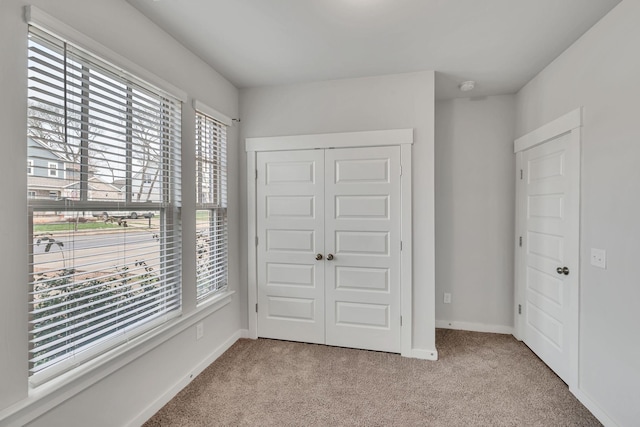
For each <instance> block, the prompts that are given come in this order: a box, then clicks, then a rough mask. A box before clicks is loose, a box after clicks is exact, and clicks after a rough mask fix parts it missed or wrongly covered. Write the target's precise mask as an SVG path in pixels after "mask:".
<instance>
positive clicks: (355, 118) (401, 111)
mask: <svg viewBox="0 0 640 427" xmlns="http://www.w3.org/2000/svg"><path fill="white" fill-rule="evenodd" d="M240 116H241V119H242V129H241V130H242V133H241V141H244V139H245V138H247V137H266V136H282V135H300V134H316V133H332V132H351V131H364V130H380V129H399V128H414V129H415V133H414V136H415V143H414V145H413V232H414V240H413V297H414V307H413V312H414V319H413V321H414V324H413V332H414V338H413V347H414V349H417V350H424V351H432V350H434V349H435V331H434V326H435V317H434V301H433V298H434V261H433V260H434V244H433V241H434V230H433V228H434V207H433V197H434V195H433V194H434V190H433V189H434V182H433V179H434V172H433V144H434V142H433V141H434V130H433V120H434V73H433V72H431V71H429V72H419V73H409V74H398V75H390V76H380V77H368V78H358V79H345V80H332V81H324V82H316V83H309V84H299V85H289V86H277V87H267V88H252V89H245V90H242V91H241V94H240ZM240 166H241V167H242V168H243V171H242V174H241V176H242V177H244V176H245V172H244V167H245V166H246V164H244V163H243V160H241V162H240ZM240 185H241V188H243V189H244V188H246V186H245V183H244V182H241V184H240ZM245 198H246V195H245V196H244V197H243V200H245ZM242 211H243V221H246V206H245V207H243V209H242ZM242 242H246V236H243V238H242ZM246 257H247V249H246V247H245V246H243V248H242V258H243V261H242V262H243V263H246ZM244 265H246V264H244ZM243 271H244V270H243ZM245 274H246V273H244V274H243V276H242V279H241V280H242V283H247V279H246V275H245ZM246 298H247V297H246V294H243V298H242V299H243V302H246Z"/></svg>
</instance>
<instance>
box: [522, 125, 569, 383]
mask: <svg viewBox="0 0 640 427" xmlns="http://www.w3.org/2000/svg"><path fill="white" fill-rule="evenodd" d="M570 142H571V138H570V134H565V135H561V136H559V137H557V138H555V139H553V140H551V141H549V142H546V143H544V144H542V145H539V146H536V147H534V148H531V149H529V150H526V151H525V152H524V153H523V170H524V184H523V186H524V187H523V188H524V191H523V197H524V200H523V205H522V206H523V207H524V214H525V217H524V218H523V221H524V227H525V236H524V237H525V239H524V240H525V244H524V249H525V254H524V280H525V307H524V309H525V310H524V311H525V312H524V315H525V321H524V337H523V338H524V342H525V343H526V344H527V345H528V346H529V347H530V348H531V349H532V350H533V351H534V352H535V353H536V354H537V355H538V356H539V357H540V358H541V359H542V360H543V361H544V362H545V363H547V365H549V367H551V369H553V370H554V371H555V372H556V373H557V374H558V375H559V376H560V378H562V379H564V380H565V382H567V381H568V376H569V363H570V354H569V350H570V345H569V336H568V335H567V334H568V331H569V330H570V322H571V318H570V316H571V313H572V311H571V304H574V303H577V286H578V283H577V277H578V274H577V273H578V248H577V241H578V236H577V227H576V224H575V222H576V221H577V212H578V196H579V194H578V191H579V187H578V182H579V178H578V177H579V165H578V164H577V163H572V161H575V160H574V159H577V158H578V156H577V155H575V153H574V152H572V151H571V150H575V149H577V148H576V147H572V145H571V144H570ZM564 267H567V268H569V272H570V273H569V275H565V274H563V273H558V271H557V269H558V268H560V269H562V268H564Z"/></svg>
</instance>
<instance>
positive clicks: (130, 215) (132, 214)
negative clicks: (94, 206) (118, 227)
mask: <svg viewBox="0 0 640 427" xmlns="http://www.w3.org/2000/svg"><path fill="white" fill-rule="evenodd" d="M92 215H93V216H94V217H95V218H100V219H102V220H103V221H106V220H107V219H109V218H110V217H111V218H131V219H138V218H153V215H154V214H153V212H135V211H133V212H128V211H108V212H107V211H103V212H93V213H92Z"/></svg>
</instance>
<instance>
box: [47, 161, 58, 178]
mask: <svg viewBox="0 0 640 427" xmlns="http://www.w3.org/2000/svg"><path fill="white" fill-rule="evenodd" d="M59 175H60V168H59V167H58V163H57V162H47V178H60V176H59Z"/></svg>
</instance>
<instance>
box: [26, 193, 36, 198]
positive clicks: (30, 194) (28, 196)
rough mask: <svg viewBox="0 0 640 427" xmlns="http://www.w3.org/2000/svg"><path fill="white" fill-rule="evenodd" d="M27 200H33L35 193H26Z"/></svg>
mask: <svg viewBox="0 0 640 427" xmlns="http://www.w3.org/2000/svg"><path fill="white" fill-rule="evenodd" d="M27 198H29V199H35V198H36V192H35V191H27Z"/></svg>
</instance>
